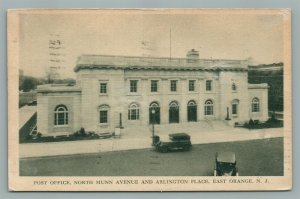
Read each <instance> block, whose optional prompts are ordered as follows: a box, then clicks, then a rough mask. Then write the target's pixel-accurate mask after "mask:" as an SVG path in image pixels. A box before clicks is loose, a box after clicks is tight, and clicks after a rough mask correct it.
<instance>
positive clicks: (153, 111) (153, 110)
mask: <svg viewBox="0 0 300 199" xmlns="http://www.w3.org/2000/svg"><path fill="white" fill-rule="evenodd" d="M151 114H152V146H154V145H155V143H154V114H155V109H152V110H151Z"/></svg>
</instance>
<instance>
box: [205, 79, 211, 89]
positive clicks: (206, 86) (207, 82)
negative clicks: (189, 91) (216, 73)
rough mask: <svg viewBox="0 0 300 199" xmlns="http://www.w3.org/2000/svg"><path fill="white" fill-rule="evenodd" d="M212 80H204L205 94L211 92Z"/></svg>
mask: <svg viewBox="0 0 300 199" xmlns="http://www.w3.org/2000/svg"><path fill="white" fill-rule="evenodd" d="M212 84H213V80H211V79H208V80H205V91H207V92H210V91H212V90H213V85H212Z"/></svg>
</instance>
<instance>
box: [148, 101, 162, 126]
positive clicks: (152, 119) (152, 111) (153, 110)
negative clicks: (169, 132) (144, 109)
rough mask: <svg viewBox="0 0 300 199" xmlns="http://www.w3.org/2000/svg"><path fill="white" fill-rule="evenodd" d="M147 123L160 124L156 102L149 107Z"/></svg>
mask: <svg viewBox="0 0 300 199" xmlns="http://www.w3.org/2000/svg"><path fill="white" fill-rule="evenodd" d="M149 123H150V124H160V107H159V104H158V102H152V103H151V104H150V106H149Z"/></svg>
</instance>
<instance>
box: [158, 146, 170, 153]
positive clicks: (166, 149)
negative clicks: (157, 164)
mask: <svg viewBox="0 0 300 199" xmlns="http://www.w3.org/2000/svg"><path fill="white" fill-rule="evenodd" d="M160 151H161V152H162V153H167V152H168V147H166V146H163V147H161V148H160Z"/></svg>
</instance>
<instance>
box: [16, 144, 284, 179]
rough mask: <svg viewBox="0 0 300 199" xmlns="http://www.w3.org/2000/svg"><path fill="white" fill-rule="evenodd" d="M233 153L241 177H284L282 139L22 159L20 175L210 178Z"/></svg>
mask: <svg viewBox="0 0 300 199" xmlns="http://www.w3.org/2000/svg"><path fill="white" fill-rule="evenodd" d="M224 150H225V151H234V152H235V153H236V157H237V165H238V168H239V173H240V175H241V176H278V175H283V138H268V139H260V140H251V141H238V142H224V143H212V144H199V145H193V148H192V150H191V151H189V152H180V151H178V152H169V153H158V152H156V151H154V150H153V149H138V150H128V151H112V152H101V153H93V154H81V155H66V156H57V157H43V158H23V159H21V160H20V175H21V176H211V175H213V168H214V155H215V153H216V152H217V151H224Z"/></svg>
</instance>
